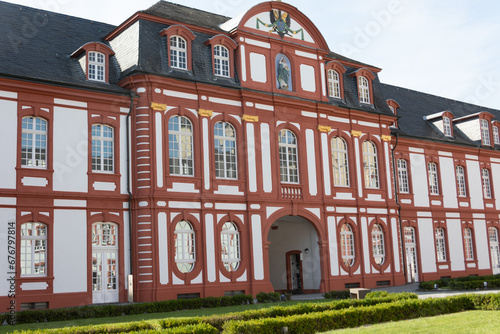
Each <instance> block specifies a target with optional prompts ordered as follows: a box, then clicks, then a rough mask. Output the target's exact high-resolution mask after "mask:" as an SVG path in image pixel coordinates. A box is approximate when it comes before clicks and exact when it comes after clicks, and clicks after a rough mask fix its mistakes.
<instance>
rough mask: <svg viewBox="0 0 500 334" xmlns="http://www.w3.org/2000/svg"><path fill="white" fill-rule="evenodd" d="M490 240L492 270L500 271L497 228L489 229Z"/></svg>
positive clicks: (499, 245)
mask: <svg viewBox="0 0 500 334" xmlns="http://www.w3.org/2000/svg"><path fill="white" fill-rule="evenodd" d="M488 239H489V241H490V254H491V269H500V250H499V248H500V244H499V240H498V229H497V228H496V227H488Z"/></svg>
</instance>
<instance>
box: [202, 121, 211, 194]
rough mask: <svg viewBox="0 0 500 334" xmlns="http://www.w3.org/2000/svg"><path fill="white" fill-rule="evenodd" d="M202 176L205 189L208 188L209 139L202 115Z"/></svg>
mask: <svg viewBox="0 0 500 334" xmlns="http://www.w3.org/2000/svg"><path fill="white" fill-rule="evenodd" d="M202 122H203V123H202V124H203V178H204V179H205V189H206V190H208V189H210V149H209V147H210V141H209V138H208V134H209V132H208V119H207V118H206V117H203V121H202Z"/></svg>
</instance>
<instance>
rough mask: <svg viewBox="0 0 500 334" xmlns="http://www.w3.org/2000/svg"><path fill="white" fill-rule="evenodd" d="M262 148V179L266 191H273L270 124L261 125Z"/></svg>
mask: <svg viewBox="0 0 500 334" xmlns="http://www.w3.org/2000/svg"><path fill="white" fill-rule="evenodd" d="M260 149H261V154H262V181H263V185H262V186H263V190H264V192H265V193H270V192H272V191H273V177H272V173H273V171H272V168H271V143H270V135H269V124H267V123H261V125H260Z"/></svg>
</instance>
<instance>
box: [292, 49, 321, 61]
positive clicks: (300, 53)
mask: <svg viewBox="0 0 500 334" xmlns="http://www.w3.org/2000/svg"><path fill="white" fill-rule="evenodd" d="M295 54H296V55H297V56H299V57H304V58H309V59H314V60H317V59H318V56H317V55H315V54H314V53H309V52H304V51H300V50H295Z"/></svg>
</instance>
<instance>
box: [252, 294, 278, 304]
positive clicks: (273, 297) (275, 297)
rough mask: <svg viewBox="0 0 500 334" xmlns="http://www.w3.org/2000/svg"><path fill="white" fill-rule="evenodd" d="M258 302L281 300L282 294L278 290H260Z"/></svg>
mask: <svg viewBox="0 0 500 334" xmlns="http://www.w3.org/2000/svg"><path fill="white" fill-rule="evenodd" d="M256 298H257V302H258V303H272V302H279V301H280V294H279V293H278V292H269V293H266V292H259V293H258V294H257V296H256Z"/></svg>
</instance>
